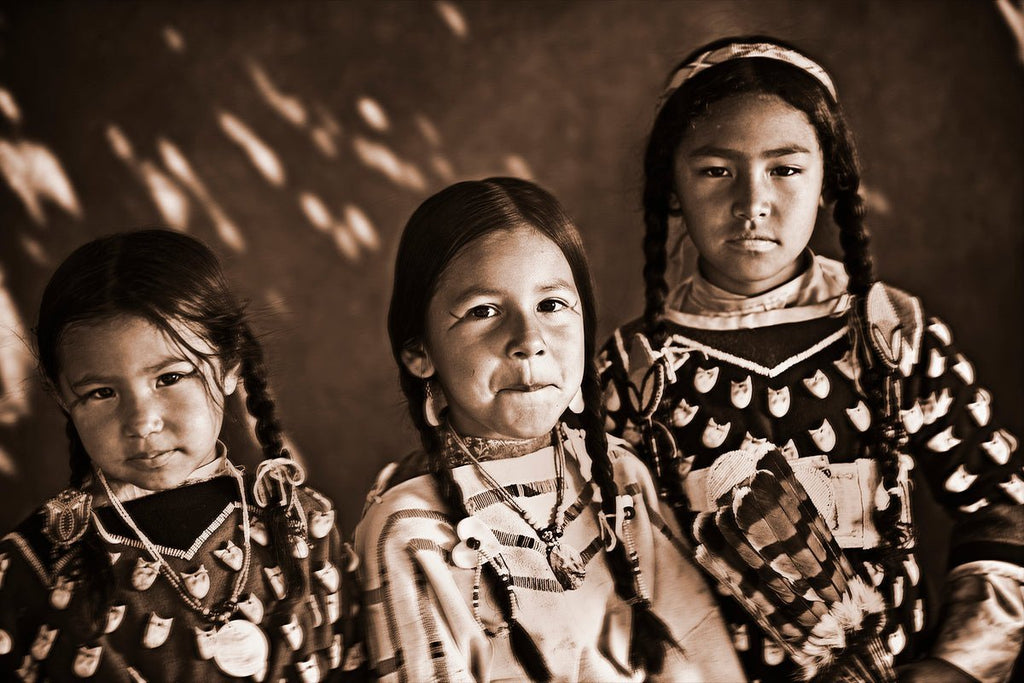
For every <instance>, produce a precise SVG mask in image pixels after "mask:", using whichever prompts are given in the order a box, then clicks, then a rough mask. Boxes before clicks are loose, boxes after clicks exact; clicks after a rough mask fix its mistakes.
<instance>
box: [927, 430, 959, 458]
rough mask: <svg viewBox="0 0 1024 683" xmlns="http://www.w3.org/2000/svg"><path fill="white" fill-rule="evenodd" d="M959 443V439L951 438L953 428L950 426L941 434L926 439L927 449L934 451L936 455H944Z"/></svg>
mask: <svg viewBox="0 0 1024 683" xmlns="http://www.w3.org/2000/svg"><path fill="white" fill-rule="evenodd" d="M959 443H960V439H958V438H956V437H955V436H953V427H952V425H950V426H949V427H946V428H945V429H943V430H942V431H941V432H939V433H938V434H936V435H935V436H933V437H932V438H930V439H928V448H930V449H931V450H933V451H935V452H936V453H945V452H946V451H949V450H951V449H953V448H954V447H956V446H957V445H958V444H959Z"/></svg>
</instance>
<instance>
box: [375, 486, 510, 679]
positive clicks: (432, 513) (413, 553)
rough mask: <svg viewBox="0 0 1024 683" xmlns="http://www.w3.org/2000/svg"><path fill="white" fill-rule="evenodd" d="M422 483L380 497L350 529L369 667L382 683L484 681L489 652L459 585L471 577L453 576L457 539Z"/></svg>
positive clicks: (464, 587) (463, 590) (431, 494)
mask: <svg viewBox="0 0 1024 683" xmlns="http://www.w3.org/2000/svg"><path fill="white" fill-rule="evenodd" d="M423 481H424V478H422V477H421V478H418V479H415V480H410V481H408V482H404V483H402V484H400V485H399V486H396V487H395V488H394V489H392V490H390V491H387V492H385V493H384V494H383V495H380V496H378V497H377V498H376V501H375V502H373V503H371V504H370V505H369V507H368V509H367V511H366V514H365V515H364V517H363V519H362V521H361V522H360V523H359V526H358V527H357V528H356V532H355V543H356V550H357V552H358V554H359V556H360V559H361V564H360V571H359V579H360V584H361V586H362V608H361V609H362V613H363V620H364V624H365V629H366V644H367V650H368V651H367V657H368V660H369V661H368V667H369V669H370V671H371V673H372V674H373V675H374V676H376V677H377V678H379V679H381V680H384V681H394V680H410V681H426V680H451V681H474V680H481V681H485V680H488V678H489V668H490V662H491V646H490V643H489V642H488V639H487V637H486V636H485V634H484V632H483V630H482V629H481V627H480V625H479V624H478V623H477V622H476V620H475V618H474V616H473V611H472V609H471V607H470V605H469V604H467V601H466V598H465V597H464V596H465V595H467V594H468V590H467V587H466V586H463V585H462V584H463V583H464V582H465V581H466V580H467V579H468V580H469V581H470V582H471V581H472V572H471V571H460V572H459V574H460V576H456V575H455V574H454V573H453V572H452V567H451V565H450V564H449V563H448V559H447V558H448V556H449V553H450V549H451V548H452V547H453V546H454V545H455V543H456V540H457V539H456V536H455V532H454V530H453V529H452V525H451V523H450V520H449V519H448V516H447V515H446V514H445V513H444V512H441V510H442V508H441V506H440V504H439V501H438V500H437V499H436V497H435V495H434V494H433V491H432V490H430V488H429V487H427V486H425V485H424V483H423ZM462 574H468V575H469V576H462Z"/></svg>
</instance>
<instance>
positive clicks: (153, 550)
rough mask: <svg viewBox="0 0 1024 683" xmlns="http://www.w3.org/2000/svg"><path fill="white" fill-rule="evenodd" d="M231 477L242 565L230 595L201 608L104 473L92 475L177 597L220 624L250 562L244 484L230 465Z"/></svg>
mask: <svg viewBox="0 0 1024 683" xmlns="http://www.w3.org/2000/svg"><path fill="white" fill-rule="evenodd" d="M230 473H231V476H233V477H234V478H235V481H237V482H238V492H239V494H240V496H241V499H242V536H243V539H244V542H243V550H242V568H241V570H240V571H239V572H238V575H237V576H236V577H235V582H234V585H233V586H232V587H231V595H230V597H228V598H227V599H226V600H224V601H223V602H222V603H220V606H219V607H218V608H216V609H211V608H209V607H204V606H203V603H202V602H201V601H200V600H198V599H197V598H196V597H195V596H193V595H192V594H191V593H190V592H189V591H188V590H187V589H186V588H185V586H184V585H183V582H182V580H181V578H180V577H179V576H178V575H177V574H176V573H175V572H174V570H173V569H172V568H171V566H170V565H169V564H168V563H167V560H165V559H164V556H163V555H162V554H161V553H160V550H159V549H158V548H157V547H156V544H154V543H153V541H151V540H150V539H149V537H148V536H146V534H145V533H143V531H142V529H140V528H139V525H138V524H136V523H135V520H133V519H132V517H131V515H129V514H128V511H127V510H126V509H125V508H124V505H123V504H122V503H121V501H120V500H118V499H117V496H115V495H114V492H113V490H111V488H110V484H109V483H108V482H107V478H106V477H105V476H104V474H103V471H102V470H100V468H98V467H97V468H96V478H97V479H99V481H100V483H101V484H102V485H103V489H104V491H105V492H106V494H107V498H108V499H109V500H110V505H111V507H113V508H114V510H115V511H116V512H117V514H118V516H119V517H120V518H121V521H123V522H124V523H125V524H126V525H128V528H130V529H131V530H132V531H133V532H134V533H135V535H136V536H137V537H138V539H139V542H140V543H142V545H143V547H144V548H145V549H146V551H147V552H149V554H150V556H152V558H153V559H154V560H155V561H156V562H157V563H159V568H160V572H161V573H162V574H163V575H164V576H165V577H166V578H167V581H168V582H169V583H170V584H171V587H172V588H174V592H175V593H177V594H178V597H179V598H181V600H182V601H183V602H184V603H185V605H186V606H188V608H189V609H191V610H192V611H193V612H195V613H196V614H198V615H200V616H201V617H203V619H205V620H207V621H210V622H213V623H215V624H224V623H227V621H228V620H229V619H230V618H231V615H232V614H233V613H234V611H235V609H236V608H237V607H238V598H239V596H240V595H241V594H242V588H243V587H244V586H245V582H246V579H248V577H249V567H250V565H251V564H252V543H251V540H250V538H249V505H248V501H247V500H246V497H245V483H244V481H243V479H242V475H241V473H239V472H238V471H237V470H235V469H234V468H232V469H231V470H230Z"/></svg>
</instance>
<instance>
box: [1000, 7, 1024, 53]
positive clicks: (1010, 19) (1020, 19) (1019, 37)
mask: <svg viewBox="0 0 1024 683" xmlns="http://www.w3.org/2000/svg"><path fill="white" fill-rule="evenodd" d="M996 7H998V8H999V13H1000V14H1002V15H1003V19H1004V20H1005V21H1006V25H1007V27H1009V29H1010V33H1011V34H1013V38H1014V40H1016V41H1017V59H1019V60H1020V62H1021V63H1022V64H1024V4H1021V2H1020V0H1017V3H1016V4H1014V3H1013V2H1011V1H1010V0H996Z"/></svg>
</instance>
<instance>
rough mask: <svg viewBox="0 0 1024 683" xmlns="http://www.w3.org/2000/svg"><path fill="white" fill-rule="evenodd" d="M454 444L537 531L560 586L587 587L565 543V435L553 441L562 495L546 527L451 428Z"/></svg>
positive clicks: (555, 433) (573, 552) (581, 565)
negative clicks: (485, 466)
mask: <svg viewBox="0 0 1024 683" xmlns="http://www.w3.org/2000/svg"><path fill="white" fill-rule="evenodd" d="M448 430H449V433H450V434H451V435H452V440H453V441H454V442H455V444H456V445H457V446H458V447H459V449H460V450H462V452H463V453H464V454H465V455H466V457H467V458H469V460H470V462H472V463H473V466H474V467H475V468H476V473H477V475H478V476H479V477H480V478H481V479H483V480H484V481H485V482H486V483H487V485H488V486H490V487H491V490H492V491H493V493H494V494H495V495H496V496H498V498H500V499H501V502H503V503H505V505H507V506H508V507H509V508H510V509H512V510H513V511H514V512H515V513H516V514H518V515H519V516H520V517H522V519H523V521H524V522H526V523H527V524H528V525H529V526H530V528H532V529H533V530H534V532H535V533H536V534H537V538H539V539H540V540H541V541H542V542H543V543H544V545H545V546H546V547H547V560H548V565H549V566H550V567H551V572H552V573H553V574H554V575H555V578H556V579H557V580H558V583H559V584H560V585H561V586H562V588H563V589H565V590H575V589H577V588H579V587H580V586H582V585H583V579H584V578H586V573H587V565H586V564H585V563H584V562H583V560H582V558H581V557H580V554H579V553H578V552H577V551H576V550H575V549H574V548H572V547H571V546H570V545H569V544H568V543H563V542H562V533H563V532H564V530H565V508H566V506H565V447H564V446H563V444H562V434H561V432H560V430H559V428H558V426H556V427H555V428H554V429H553V430H551V438H552V441H553V442H554V451H555V486H556V489H557V491H558V494H557V500H556V502H555V507H554V509H553V510H552V511H551V521H550V523H548V524H547V525H546V526H544V525H541V524H540V523H539V522H538V521H537V520H536V518H535V517H534V516H533V514H532V513H531V512H530V511H529V510H527V509H526V508H524V507H523V506H522V505H520V504H519V502H518V501H517V500H516V499H515V497H514V496H513V495H512V494H511V493H509V491H508V489H506V488H505V487H504V486H503V485H502V484H501V483H500V482H499V481H498V480H497V479H495V478H494V477H493V476H491V474H490V473H489V472H488V471H487V470H486V469H484V466H483V464H482V463H481V462H480V460H479V459H478V458H477V457H476V456H475V455H473V452H472V451H471V450H470V449H469V446H467V445H466V443H465V441H463V440H462V437H461V436H459V433H458V432H456V431H455V430H454V429H452V427H451V425H449V426H448Z"/></svg>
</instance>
